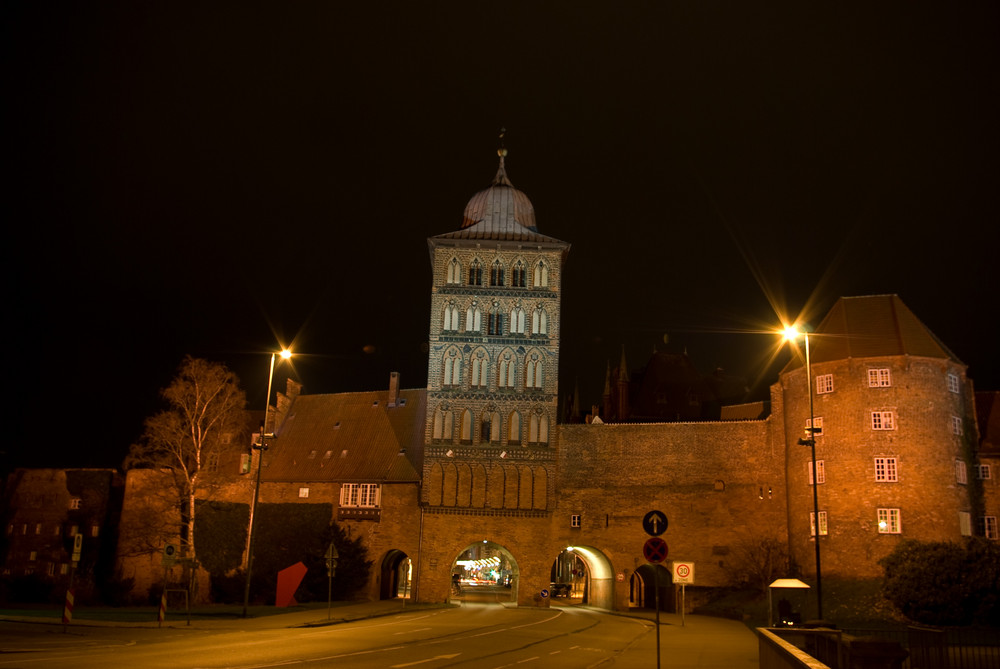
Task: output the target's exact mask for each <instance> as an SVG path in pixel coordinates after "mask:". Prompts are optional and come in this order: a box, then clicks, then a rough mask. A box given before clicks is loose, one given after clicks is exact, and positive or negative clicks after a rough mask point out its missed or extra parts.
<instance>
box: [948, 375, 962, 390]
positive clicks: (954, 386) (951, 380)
mask: <svg viewBox="0 0 1000 669" xmlns="http://www.w3.org/2000/svg"><path fill="white" fill-rule="evenodd" d="M948 390H949V391H951V392H953V393H957V392H959V390H961V386H960V385H959V383H958V374H949V375H948Z"/></svg>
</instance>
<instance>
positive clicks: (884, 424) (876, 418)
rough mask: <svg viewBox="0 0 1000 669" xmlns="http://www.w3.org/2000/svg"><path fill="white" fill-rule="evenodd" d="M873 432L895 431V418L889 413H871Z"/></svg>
mask: <svg viewBox="0 0 1000 669" xmlns="http://www.w3.org/2000/svg"><path fill="white" fill-rule="evenodd" d="M872 429H873V430H895V429H896V417H895V415H893V413H892V412H891V411H872Z"/></svg>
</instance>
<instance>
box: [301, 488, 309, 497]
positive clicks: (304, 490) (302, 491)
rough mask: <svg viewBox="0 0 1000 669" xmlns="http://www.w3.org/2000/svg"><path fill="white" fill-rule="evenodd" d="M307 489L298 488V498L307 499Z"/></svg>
mask: <svg viewBox="0 0 1000 669" xmlns="http://www.w3.org/2000/svg"><path fill="white" fill-rule="evenodd" d="M308 496H309V488H299V497H308Z"/></svg>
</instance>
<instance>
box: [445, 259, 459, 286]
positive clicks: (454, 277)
mask: <svg viewBox="0 0 1000 669" xmlns="http://www.w3.org/2000/svg"><path fill="white" fill-rule="evenodd" d="M448 283H453V284H454V283H462V263H460V262H458V258H452V259H451V262H449V263H448Z"/></svg>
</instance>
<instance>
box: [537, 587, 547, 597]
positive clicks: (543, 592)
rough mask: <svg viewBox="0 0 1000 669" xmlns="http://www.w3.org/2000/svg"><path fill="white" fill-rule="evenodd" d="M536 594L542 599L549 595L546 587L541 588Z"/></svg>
mask: <svg viewBox="0 0 1000 669" xmlns="http://www.w3.org/2000/svg"><path fill="white" fill-rule="evenodd" d="M538 594H540V595H541V596H542V599H545V598H546V597H548V596H549V591H548V590H547V589H546V588H542V591H541V592H540V593H538Z"/></svg>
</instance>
